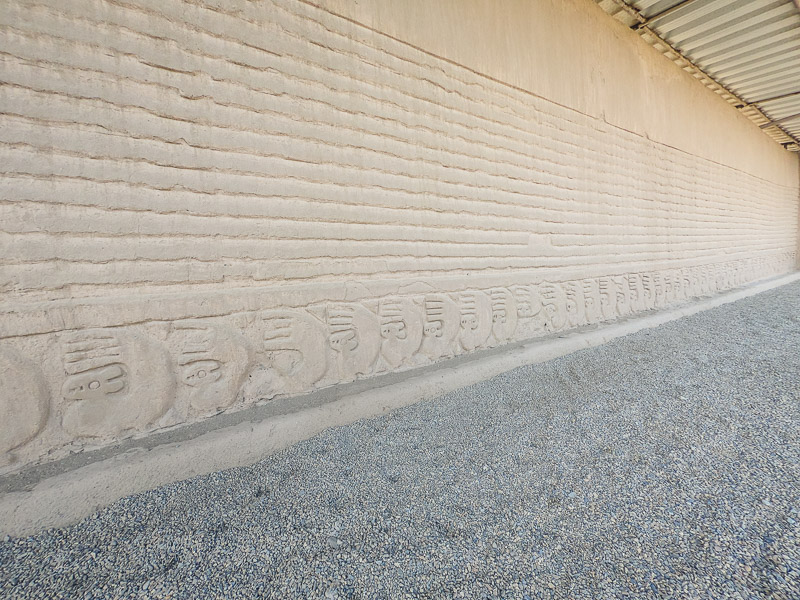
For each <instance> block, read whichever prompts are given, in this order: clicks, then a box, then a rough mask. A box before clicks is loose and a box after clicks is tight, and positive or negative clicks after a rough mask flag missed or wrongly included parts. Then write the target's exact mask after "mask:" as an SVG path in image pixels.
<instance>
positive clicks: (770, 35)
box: [596, 0, 800, 151]
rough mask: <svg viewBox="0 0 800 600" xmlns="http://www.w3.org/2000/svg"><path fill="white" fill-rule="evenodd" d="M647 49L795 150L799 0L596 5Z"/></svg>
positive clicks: (623, 0)
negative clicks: (634, 33)
mask: <svg viewBox="0 0 800 600" xmlns="http://www.w3.org/2000/svg"><path fill="white" fill-rule="evenodd" d="M596 1H597V3H598V4H599V5H600V6H601V7H602V8H603V9H604V10H605V11H606V12H608V13H609V14H610V15H612V16H614V17H615V18H617V19H618V20H620V21H622V22H623V23H625V24H626V25H628V26H629V27H631V28H633V29H635V30H637V31H638V32H639V33H640V35H641V36H642V37H643V38H644V39H645V40H647V42H649V43H650V44H651V45H652V46H653V47H655V48H656V49H658V50H659V51H660V52H662V53H663V54H664V55H666V56H667V57H669V58H670V59H671V60H673V61H674V62H675V63H676V64H678V65H679V66H680V67H681V68H683V69H684V70H686V71H688V72H689V73H691V74H692V75H694V76H695V77H696V78H697V79H698V80H700V81H701V82H702V83H704V84H705V85H706V86H707V87H709V88H711V89H712V90H714V91H715V92H717V93H718V94H719V95H720V96H722V97H723V98H724V99H725V100H727V101H728V102H730V103H731V104H733V105H735V106H736V107H737V108H739V109H740V110H741V111H742V113H743V114H745V115H746V116H748V117H749V118H750V119H752V120H753V121H754V122H755V123H756V124H757V125H759V127H761V128H762V129H763V130H764V132H765V133H767V134H769V135H770V136H771V137H772V138H774V139H775V140H776V141H777V142H779V143H781V144H784V145H785V146H786V147H787V148H790V149H792V150H795V151H798V150H800V8H798V2H800V0H596Z"/></svg>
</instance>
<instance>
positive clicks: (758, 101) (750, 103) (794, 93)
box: [745, 0, 800, 106]
mask: <svg viewBox="0 0 800 600" xmlns="http://www.w3.org/2000/svg"><path fill="white" fill-rule="evenodd" d="M797 1H798V2H800V0H797ZM793 96H800V92H789V93H788V94H780V95H778V96H772V97H770V98H762V99H761V100H753V101H752V102H748V103H747V104H746V105H745V106H752V105H754V104H766V103H767V102H772V101H773V100H783V99H784V98H791V97H793Z"/></svg>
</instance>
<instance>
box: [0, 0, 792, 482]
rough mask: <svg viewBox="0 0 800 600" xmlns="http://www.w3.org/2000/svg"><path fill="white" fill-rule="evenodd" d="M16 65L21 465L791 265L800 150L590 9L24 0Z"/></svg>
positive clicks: (9, 153) (4, 293) (8, 131)
mask: <svg viewBox="0 0 800 600" xmlns="http://www.w3.org/2000/svg"><path fill="white" fill-rule="evenodd" d="M326 8H330V9H332V10H334V11H337V12H341V13H343V14H345V15H346V16H347V17H348V18H343V17H341V16H337V15H336V14H333V13H332V12H329V11H328V10H326ZM355 21H359V22H362V23H363V24H364V25H362V24H359V23H358V22H355ZM365 25H367V26H368V27H367V26H365ZM384 32H385V33H384ZM387 34H388V35H387ZM0 52H2V54H0V416H2V419H1V420H0V473H15V472H20V471H22V470H24V469H26V468H29V467H31V466H32V465H37V464H41V463H48V462H51V461H57V460H59V459H62V458H64V457H67V456H69V455H71V454H74V453H80V452H84V451H88V450H93V449H101V448H108V447H111V446H113V445H114V444H116V443H118V442H119V441H120V440H130V439H139V438H146V437H148V436H150V435H152V434H154V433H156V432H162V431H166V430H170V429H173V428H178V427H180V426H182V425H185V424H191V423H198V422H202V421H204V420H206V419H213V418H214V417H215V415H218V414H220V413H235V412H237V411H241V410H245V409H247V408H249V407H252V406H255V405H269V404H270V403H271V402H275V401H278V400H280V399H282V398H286V397H291V396H295V395H298V394H303V393H307V392H311V391H314V390H320V389H324V388H328V387H330V386H334V385H338V384H342V383H346V382H351V381H355V380H360V379H365V378H369V377H372V376H375V375H380V374H385V373H392V372H401V371H404V370H409V369H413V368H416V367H419V366H424V365H430V364H435V363H436V361H439V360H444V359H448V358H451V357H457V356H463V355H468V354H469V353H471V352H475V351H479V350H486V349H488V348H494V347H500V346H503V345H504V344H507V343H509V342H513V341H520V340H529V339H533V338H536V337H541V336H545V335H550V334H553V333H559V332H567V331H570V330H573V329H576V328H579V327H582V326H585V325H592V324H598V323H605V322H611V321H614V320H616V319H618V318H621V317H627V316H629V315H631V314H635V313H641V312H645V311H649V310H653V309H661V308H665V307H668V306H670V305H675V304H676V303H680V302H684V301H686V300H690V299H694V298H699V297H703V296H710V295H713V294H716V293H719V292H722V291H725V290H730V289H733V288H736V287H739V286H743V285H746V284H748V283H750V282H753V281H757V280H760V279H764V278H767V277H771V276H774V275H779V274H782V273H787V272H790V271H793V270H795V269H796V266H797V247H798V220H797V218H798V164H797V159H796V157H795V156H793V155H791V154H789V153H788V152H785V151H784V150H782V149H780V147H778V146H777V145H775V144H774V143H773V142H772V141H771V140H769V139H768V138H767V137H766V136H764V135H763V134H762V133H761V132H760V131H759V130H758V129H757V128H755V127H754V126H753V125H752V124H751V123H750V122H749V121H747V120H746V119H744V118H742V117H741V115H738V113H737V112H736V111H735V109H733V108H732V107H730V106H729V105H728V104H726V103H725V102H722V101H720V100H719V99H718V98H716V97H715V96H714V95H713V94H712V93H711V92H709V91H708V90H706V89H705V88H704V87H702V86H700V85H699V84H697V83H696V82H694V81H693V80H692V79H691V77H689V76H687V75H686V74H685V73H683V72H682V71H680V69H677V68H676V67H675V65H673V64H672V63H670V62H669V61H666V60H665V59H664V58H663V57H661V56H660V55H658V54H657V53H656V52H655V51H653V49H652V48H650V47H649V46H647V45H646V44H644V43H643V42H641V40H639V39H638V37H637V36H635V35H633V34H631V33H630V32H627V31H625V30H624V28H621V26H620V25H619V24H617V23H615V22H613V20H611V19H610V18H609V17H607V16H606V15H604V13H602V11H600V10H599V9H598V8H597V7H596V6H595V5H594V3H592V2H590V1H589V0H565V1H564V2H555V1H550V0H538V1H525V2H523V1H521V0H520V1H517V0H503V1H502V2H491V1H489V0H469V1H464V2H456V1H455V0H442V2H436V3H422V2H417V0H409V1H408V2H388V0H387V1H384V0H372V1H370V2H360V3H356V2H344V1H343V0H342V1H337V0H328V1H326V2H325V7H323V8H320V7H318V6H316V5H314V4H311V3H308V2H303V1H301V0H259V1H257V2H251V1H244V0H230V1H228V0H226V1H225V2H221V1H220V2H212V1H210V0H192V1H189V0H186V1H179V0H119V1H117V0H115V1H113V2H112V1H110V0H75V1H74V2H60V1H57V0H36V2H33V1H30V2H29V1H28V0H13V1H10V2H6V3H5V4H4V6H3V10H2V11H0ZM325 414H327V413H325ZM298 418H301V417H298ZM325 418H327V417H325ZM333 422H335V420H332V421H330V423H333ZM314 423H317V424H318V425H319V426H324V424H325V423H326V421H325V420H324V418H322V417H320V419H318V420H315V421H314ZM270 435H274V436H276V439H279V440H280V439H283V437H284V434H283V433H281V432H280V431H279V430H276V431H274V432H273V433H270ZM287 435H288V434H287Z"/></svg>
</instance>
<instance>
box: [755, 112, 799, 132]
mask: <svg viewBox="0 0 800 600" xmlns="http://www.w3.org/2000/svg"><path fill="white" fill-rule="evenodd" d="M797 118H800V113H797V114H794V115H789V116H788V117H783V118H782V119H775V120H774V121H770V122H769V123H764V124H763V125H761V126H760V127H761V129H766V128H767V127H772V126H773V125H780V124H782V123H786V122H787V121H791V120H793V119H797Z"/></svg>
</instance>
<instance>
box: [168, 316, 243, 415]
mask: <svg viewBox="0 0 800 600" xmlns="http://www.w3.org/2000/svg"><path fill="white" fill-rule="evenodd" d="M169 342H170V346H171V347H172V348H173V355H174V356H175V363H176V365H177V366H178V373H179V380H180V381H181V383H183V384H184V385H185V386H187V387H188V388H190V389H189V392H188V399H189V405H190V406H191V407H192V408H193V409H195V410H199V411H211V410H219V409H222V408H226V407H227V406H230V405H231V404H232V403H233V402H234V400H236V392H237V391H238V390H239V387H240V386H241V384H242V380H243V378H244V375H245V373H246V372H247V370H248V368H249V366H250V354H249V352H248V349H247V344H246V342H245V340H244V338H243V337H242V336H241V334H239V333H238V332H236V331H234V330H232V329H228V328H225V327H221V326H218V325H214V324H211V323H205V322H196V321H185V322H177V323H175V324H173V326H172V330H171V332H170V334H169Z"/></svg>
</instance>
